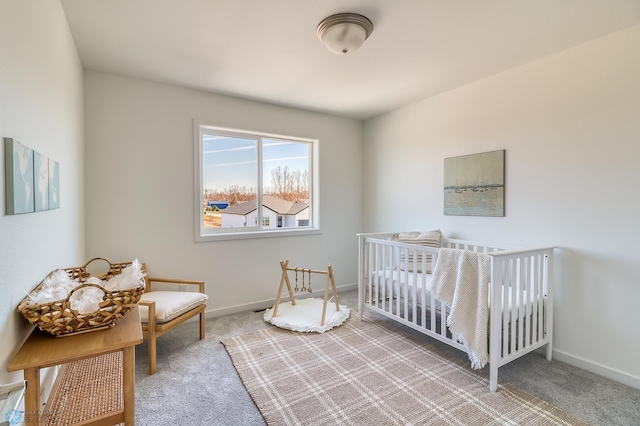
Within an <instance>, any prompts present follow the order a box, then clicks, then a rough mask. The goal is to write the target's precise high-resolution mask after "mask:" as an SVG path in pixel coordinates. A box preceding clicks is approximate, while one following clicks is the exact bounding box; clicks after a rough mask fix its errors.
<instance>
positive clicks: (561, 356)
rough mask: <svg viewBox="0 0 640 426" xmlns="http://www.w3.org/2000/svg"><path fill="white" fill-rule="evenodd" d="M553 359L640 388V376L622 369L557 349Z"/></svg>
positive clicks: (554, 351)
mask: <svg viewBox="0 0 640 426" xmlns="http://www.w3.org/2000/svg"><path fill="white" fill-rule="evenodd" d="M553 359H557V360H558V361H562V362H566V363H567V364H571V365H573V366H575V367H578V368H582V369H583V370H587V371H590V372H592V373H594V374H597V375H599V376H602V377H606V378H607V379H611V380H613V381H615V382H619V383H622V384H625V385H627V386H631V387H632V388H636V389H640V377H635V376H632V375H630V374H627V373H623V372H622V371H618V370H615V369H613V368H611V367H606V366H604V365H601V364H598V363H595V362H592V361H587V360H586V359H582V358H580V357H577V356H575V355H569V354H567V353H565V352H562V351H558V350H555V349H554V350H553Z"/></svg>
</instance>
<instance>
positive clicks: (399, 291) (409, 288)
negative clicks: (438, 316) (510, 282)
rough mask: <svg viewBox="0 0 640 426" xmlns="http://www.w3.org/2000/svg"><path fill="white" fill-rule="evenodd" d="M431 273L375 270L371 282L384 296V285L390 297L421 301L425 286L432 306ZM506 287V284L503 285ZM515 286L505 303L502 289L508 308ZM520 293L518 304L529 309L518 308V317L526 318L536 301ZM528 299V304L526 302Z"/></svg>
mask: <svg viewBox="0 0 640 426" xmlns="http://www.w3.org/2000/svg"><path fill="white" fill-rule="evenodd" d="M431 279H432V275H431V274H426V273H421V272H411V271H408V270H383V271H375V272H373V273H372V274H371V281H370V282H371V283H373V284H374V285H376V284H377V286H378V295H379V296H380V297H382V292H383V287H384V296H385V297H386V298H389V297H391V296H393V297H400V298H405V297H407V298H409V299H411V300H416V301H417V302H418V303H420V300H421V299H422V297H421V294H422V288H423V287H424V288H425V305H426V307H427V308H431ZM503 288H504V286H503ZM512 292H513V288H512V287H507V291H506V299H507V301H506V303H505V300H504V299H505V292H504V291H502V306H506V308H507V309H508V310H511V305H512V301H513V297H512ZM519 293H520V295H519V297H518V295H516V298H515V299H516V300H515V302H516V306H518V307H522V306H527V308H528V309H521V308H519V309H518V318H524V317H525V315H526V314H527V312H532V311H533V304H534V301H532V300H531V298H530V297H527V296H528V295H527V292H526V291H520V292H519ZM525 301H526V304H525ZM487 303H488V304H489V310H491V303H490V300H488V301H487Z"/></svg>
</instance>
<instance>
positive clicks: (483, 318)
mask: <svg viewBox="0 0 640 426" xmlns="http://www.w3.org/2000/svg"><path fill="white" fill-rule="evenodd" d="M490 273H491V261H490V258H489V255H488V254H484V253H478V252H474V251H470V250H459V249H449V248H441V249H440V252H439V254H438V260H437V261H436V266H435V268H434V270H433V278H432V281H431V287H432V289H433V291H434V295H435V297H436V298H437V299H438V300H440V301H442V302H445V303H447V304H448V305H449V306H450V307H451V310H450V313H449V317H448V318H447V326H448V327H449V330H451V334H452V335H453V338H454V339H456V340H457V341H458V342H460V343H462V344H464V345H465V346H466V347H467V348H468V350H469V359H470V360H471V367H472V368H474V369H478V368H482V367H484V366H485V364H486V363H487V361H488V359H489V350H488V346H489V344H488V341H487V340H488V323H489V306H488V300H489V276H490Z"/></svg>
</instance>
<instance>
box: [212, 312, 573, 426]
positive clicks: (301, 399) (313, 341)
mask: <svg viewBox="0 0 640 426" xmlns="http://www.w3.org/2000/svg"><path fill="white" fill-rule="evenodd" d="M365 318H366V319H365V320H364V321H360V320H358V319H357V318H355V317H354V315H353V314H352V316H351V318H349V320H347V322H346V323H344V324H343V325H342V326H340V327H338V328H336V329H333V330H331V331H329V332H326V333H322V334H316V333H297V332H292V331H288V330H282V329H280V328H276V327H273V328H269V329H266V330H261V331H257V332H254V333H250V334H246V335H243V336H238V337H233V338H227V339H224V340H223V341H222V343H223V344H224V345H225V347H226V349H227V352H228V353H229V355H230V356H231V360H232V361H233V364H234V366H235V368H236V370H237V371H238V374H239V375H240V378H241V379H242V381H243V383H244V385H245V387H246V388H247V390H248V392H249V394H250V395H251V397H252V398H253V400H254V401H255V403H256V405H257V406H258V409H259V410H260V412H261V413H262V415H263V417H264V419H265V421H266V422H267V424H269V425H305V426H307V425H443V424H447V425H465V426H466V425H478V426H480V425H482V426H485V425H545V426H546V425H585V423H582V422H580V421H579V420H576V419H575V418H573V417H571V416H570V415H568V414H567V413H565V412H563V411H561V410H559V409H558V408H556V407H554V406H552V405H550V404H548V403H546V402H544V401H542V400H540V399H538V398H536V397H534V396H532V395H530V394H527V393H526V392H524V391H522V390H519V389H517V388H515V387H514V386H511V385H510V384H508V383H504V382H501V383H500V388H499V390H498V392H495V393H491V392H489V382H488V380H487V379H486V378H485V377H483V376H481V375H479V374H477V373H474V372H472V371H471V370H470V369H469V368H468V367H466V366H463V365H462V364H461V363H459V362H456V361H452V360H450V359H447V358H446V357H445V356H443V355H440V354H438V353H437V352H436V349H435V348H434V347H432V346H430V345H429V343H428V342H425V341H424V339H419V340H416V339H414V338H412V337H411V336H409V335H408V334H406V333H404V332H402V331H401V330H399V329H397V328H395V327H393V326H389V325H387V324H385V323H384V322H383V321H376V320H374V319H372V318H371V317H365Z"/></svg>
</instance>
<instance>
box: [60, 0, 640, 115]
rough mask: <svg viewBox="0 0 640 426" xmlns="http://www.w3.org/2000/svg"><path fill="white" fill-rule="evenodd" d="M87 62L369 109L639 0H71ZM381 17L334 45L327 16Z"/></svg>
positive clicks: (395, 103)
mask: <svg viewBox="0 0 640 426" xmlns="http://www.w3.org/2000/svg"><path fill="white" fill-rule="evenodd" d="M61 3H62V6H63V8H64V11H65V14H66V16H67V20H68V22H69V27H70V28H71V33H72V35H73V38H74V40H75V43H76V46H77V48H78V52H79V55H80V59H81V61H82V64H83V66H84V68H85V69H88V70H98V71H105V72H110V73H117V74H123V75H128V76H134V77H139V78H143V79H147V80H153V81H159V82H165V83H171V84H177V85H181V86H186V87H191V88H196V89H201V90H207V91H212V92H217V93H223V94H229V95H234V96H239V97H245V98H249V99H256V100H261V101H266V102H270V103H275V104H280V105H287V106H293V107H297V108H303V109H309V110H314V111H322V112H328V113H332V114H337V115H343V116H347V117H353V118H359V119H365V118H369V117H372V116H375V115H377V114H380V113H383V112H386V111H389V110H392V109H395V108H398V107H401V106H404V105H407V104H409V103H412V102H415V101H417V100H420V99H424V98H426V97H429V96H433V95H436V94H438V93H442V92H444V91H447V90H451V89H453V88H456V87H459V86H462V85H465V84H468V83H471V82H473V81H477V80H479V79H482V78H485V77H487V76H490V75H492V74H496V73H498V72H501V71H504V70H507V69H509V68H513V67H516V66H518V65H521V64H525V63H527V62H531V61H534V60H536V59H538V58H542V57H544V56H548V55H550V54H553V53H555V52H559V51H561V50H564V49H567V48H570V47H573V46H576V45H579V44H581V43H585V42H587V41H590V40H593V39H596V38H598V37H602V36H604V35H607V34H610V33H613V32H616V31H619V30H622V29H624V28H628V27H631V26H634V25H638V24H640V0H61ZM340 12H355V13H360V14H363V15H365V16H367V17H368V18H369V19H370V20H371V21H372V22H373V26H374V29H373V33H372V35H371V37H369V39H368V40H367V41H366V42H365V44H364V45H363V46H362V48H361V49H360V50H358V51H357V52H354V53H352V54H350V55H347V56H338V55H334V54H332V53H330V52H329V51H328V50H326V48H325V47H324V46H323V45H322V44H321V42H320V41H319V40H318V38H317V35H316V27H317V25H318V23H319V22H320V21H321V20H322V19H323V18H325V17H327V16H329V15H331V14H334V13H340Z"/></svg>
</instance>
